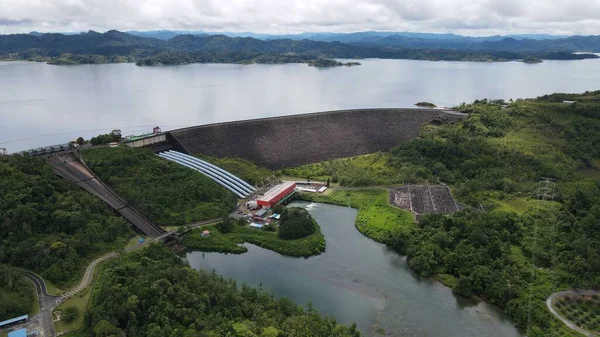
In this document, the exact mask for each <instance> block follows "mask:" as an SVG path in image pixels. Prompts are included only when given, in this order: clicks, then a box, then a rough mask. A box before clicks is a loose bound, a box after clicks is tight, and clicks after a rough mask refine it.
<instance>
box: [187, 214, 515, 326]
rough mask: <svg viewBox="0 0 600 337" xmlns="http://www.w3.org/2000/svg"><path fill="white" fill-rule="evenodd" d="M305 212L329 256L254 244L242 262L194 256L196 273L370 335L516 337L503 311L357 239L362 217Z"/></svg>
mask: <svg viewBox="0 0 600 337" xmlns="http://www.w3.org/2000/svg"><path fill="white" fill-rule="evenodd" d="M293 205H294V206H301V207H306V208H307V209H308V210H309V212H310V213H311V215H312V216H313V217H314V218H315V220H316V221H317V222H318V223H319V225H320V226H321V230H322V232H323V234H324V235H325V240H326V244H327V250H326V252H325V253H323V254H321V255H318V256H314V257H310V258H307V259H303V258H292V257H285V256H282V255H279V254H277V253H274V252H272V251H269V250H265V249H262V248H260V247H257V246H254V245H247V247H248V252H247V253H245V254H242V255H234V254H221V253H202V252H191V253H188V254H187V256H186V257H187V259H188V261H189V263H190V265H191V266H192V267H193V268H196V269H198V268H204V269H206V270H208V271H211V270H213V269H214V270H216V272H217V273H219V274H222V275H223V276H225V277H229V278H233V279H235V280H237V281H238V284H241V283H246V284H248V285H250V286H254V287H262V289H264V290H267V291H269V292H271V293H273V294H275V295H276V296H278V297H281V296H287V297H288V298H290V299H291V300H293V301H294V302H296V303H297V304H302V305H306V304H307V303H309V302H310V303H312V305H313V307H314V308H315V309H317V310H318V311H319V312H321V313H322V314H325V315H329V316H332V317H335V318H336V319H337V320H338V322H340V323H344V324H351V323H352V322H356V323H357V326H358V327H359V329H360V330H361V331H362V332H363V334H364V335H366V336H381V335H379V334H377V333H376V332H375V329H376V327H380V328H383V329H385V331H386V333H387V334H388V335H389V336H431V337H436V336H444V337H481V336H490V337H517V336H522V334H521V333H520V332H519V331H518V330H517V329H516V328H515V327H514V326H513V325H512V323H511V322H510V320H508V319H507V318H506V316H505V315H503V314H502V312H501V311H499V310H498V309H497V308H494V307H492V306H490V305H487V304H486V303H483V302H474V301H471V300H467V299H465V298H462V297H457V296H454V295H453V294H452V290H451V289H449V288H447V287H445V286H443V285H442V284H440V283H438V282H436V281H433V280H431V279H423V278H420V277H418V276H417V275H415V274H414V273H412V272H411V271H410V270H409V268H408V266H407V264H406V259H405V258H404V257H402V256H400V255H398V254H397V253H396V252H394V251H392V250H390V249H389V248H387V247H386V246H384V245H382V244H379V243H377V242H375V241H372V240H370V239H369V238H367V237H365V236H363V235H362V234H360V233H359V232H358V230H357V229H356V228H355V226H354V220H355V217H356V210H355V209H352V208H348V207H341V206H333V205H324V204H316V203H310V204H309V203H299V202H298V203H294V204H293Z"/></svg>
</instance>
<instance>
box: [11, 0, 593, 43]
mask: <svg viewBox="0 0 600 337" xmlns="http://www.w3.org/2000/svg"><path fill="white" fill-rule="evenodd" d="M0 8H2V14H0V16H1V17H0V33H3V34H7V33H16V32H29V31H31V30H37V31H53V32H56V31H62V32H65V31H87V30H89V29H94V30H99V31H104V30H108V29H118V30H156V29H178V30H181V29H189V30H207V31H237V32H240V31H253V32H259V33H299V32H323V31H326V32H351V31H363V30H384V31H420V32H453V33H459V34H467V35H489V34H508V33H554V34H598V32H600V0H302V1H299V0H296V1H290V0H286V1H281V0H227V1H221V0H144V1H139V0H44V1H39V0H18V1H15V0H0Z"/></svg>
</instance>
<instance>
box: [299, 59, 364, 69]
mask: <svg viewBox="0 0 600 337" xmlns="http://www.w3.org/2000/svg"><path fill="white" fill-rule="evenodd" d="M308 65H309V66H311V67H317V68H327V67H341V66H348V67H350V66H359V65H360V63H359V62H346V63H342V62H339V61H336V60H331V59H324V58H318V59H315V60H312V61H309V62H308Z"/></svg>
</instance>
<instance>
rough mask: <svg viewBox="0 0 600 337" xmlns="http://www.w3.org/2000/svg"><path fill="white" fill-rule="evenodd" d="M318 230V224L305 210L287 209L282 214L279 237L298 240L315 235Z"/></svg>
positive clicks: (297, 208)
mask: <svg viewBox="0 0 600 337" xmlns="http://www.w3.org/2000/svg"><path fill="white" fill-rule="evenodd" d="M317 228H318V226H317V222H316V221H315V220H314V219H313V218H312V216H310V214H309V213H308V211H307V210H305V209H304V208H300V207H292V208H285V209H284V210H283V212H282V213H281V218H280V223H279V230H278V232H277V236H279V238H280V239H283V240H297V239H302V238H305V237H307V236H309V235H311V234H313V233H314V232H315V231H316V230H317Z"/></svg>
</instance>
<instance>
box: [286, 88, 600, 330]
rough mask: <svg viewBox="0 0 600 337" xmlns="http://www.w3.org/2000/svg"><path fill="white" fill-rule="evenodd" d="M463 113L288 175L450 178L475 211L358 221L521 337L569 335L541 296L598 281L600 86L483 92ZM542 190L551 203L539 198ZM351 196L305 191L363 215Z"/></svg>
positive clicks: (344, 179)
mask: <svg viewBox="0 0 600 337" xmlns="http://www.w3.org/2000/svg"><path fill="white" fill-rule="evenodd" d="M564 100H572V101H576V103H574V104H565V103H563V101H564ZM458 109H459V110H461V111H463V112H465V113H468V114H469V117H468V118H467V119H465V120H464V121H462V122H459V123H457V124H452V125H442V126H428V127H425V128H424V129H423V130H422V134H421V136H420V137H419V138H416V139H414V140H412V141H409V142H406V143H403V144H401V145H400V146H398V147H396V148H394V149H393V150H392V151H390V152H389V153H383V154H374V155H368V156H360V157H356V158H348V159H338V160H334V161H330V162H326V163H320V164H313V165H307V166H303V167H298V168H292V169H288V170H286V171H284V173H287V174H295V175H300V176H304V177H307V178H311V177H312V178H315V177H317V179H328V178H331V179H332V181H335V182H339V183H340V184H342V185H346V186H364V185H372V184H382V185H385V184H398V183H402V182H410V183H417V182H425V181H429V182H437V181H441V182H444V183H447V184H449V185H450V186H451V188H452V191H453V194H454V195H455V197H457V198H458V200H459V201H460V202H462V203H463V204H466V205H468V206H470V207H467V209H466V210H464V211H462V212H459V213H455V214H452V215H439V214H437V215H429V216H426V217H424V218H423V219H422V220H421V221H420V222H419V223H418V225H415V226H408V227H406V226H404V227H398V226H390V227H389V230H388V231H387V232H383V235H382V231H381V230H379V231H377V230H376V229H377V228H381V227H378V226H380V223H379V222H377V221H378V220H376V219H375V218H373V219H371V218H369V217H363V218H362V219H363V220H360V221H359V219H357V224H356V225H357V227H358V228H359V229H360V230H361V232H363V233H364V234H365V235H367V236H369V237H372V238H373V239H375V240H377V241H380V242H385V243H388V244H390V245H392V246H394V247H395V248H396V249H397V250H398V251H400V252H401V253H403V254H406V255H407V256H408V263H409V266H410V267H411V268H412V269H413V270H415V271H417V272H418V273H419V274H421V275H423V276H430V275H436V274H437V275H439V277H440V279H441V280H443V281H444V283H446V284H448V285H451V286H453V287H454V292H455V293H457V294H460V295H464V296H468V297H470V296H474V295H475V296H478V297H480V298H483V299H485V300H486V301H488V302H490V303H493V304H496V305H498V306H500V307H501V308H503V309H504V310H505V311H506V313H507V314H508V315H510V316H511V317H512V318H513V319H514V320H515V322H516V323H517V324H518V325H519V326H520V327H522V328H525V329H527V330H528V336H563V335H570V334H571V333H572V332H570V331H569V329H568V328H566V327H565V326H564V324H562V323H559V322H558V321H557V320H556V319H555V318H554V317H553V316H552V315H551V314H550V312H549V311H548V310H547V309H546V306H545V300H546V298H547V297H548V296H549V295H550V294H551V293H553V292H556V291H559V290H563V289H569V288H584V289H586V288H590V289H598V288H600V179H599V178H600V174H599V173H600V92H587V93H584V94H581V95H577V94H553V95H546V96H542V97H539V98H537V99H531V100H517V101H515V102H512V101H511V102H509V104H505V102H502V101H488V100H481V101H475V102H474V103H472V104H462V105H461V106H459V107H458ZM540 192H544V193H545V194H546V195H547V196H548V198H546V199H549V200H539V201H538V200H537V199H536V198H535V197H536V195H537V196H539V195H540V194H542V193H540ZM357 193H362V192H360V191H354V190H351V191H343V190H342V191H334V193H332V194H330V195H323V196H320V197H318V198H315V197H307V196H305V197H306V198H308V199H311V200H317V201H324V202H332V203H337V204H342V205H346V204H350V205H355V206H357V207H358V208H359V218H360V217H361V210H364V209H368V205H366V204H368V203H369V201H368V200H369V199H360V200H362V202H356V201H352V200H353V199H352V198H355V195H356V194H357ZM550 199H551V200H550ZM365 203H366V204H365ZM380 207H383V208H384V209H388V208H389V209H392V208H393V206H389V205H388V206H382V205H380ZM363 214H366V213H364V212H363ZM365 227H366V229H365ZM361 228H362V229H361ZM369 229H373V231H369ZM530 299H531V300H532V302H531V304H532V305H530Z"/></svg>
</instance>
